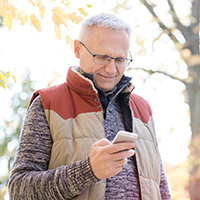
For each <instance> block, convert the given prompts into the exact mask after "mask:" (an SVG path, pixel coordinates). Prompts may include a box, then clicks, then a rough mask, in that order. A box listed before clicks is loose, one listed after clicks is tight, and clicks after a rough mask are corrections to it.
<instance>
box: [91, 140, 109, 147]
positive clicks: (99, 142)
mask: <svg viewBox="0 0 200 200" xmlns="http://www.w3.org/2000/svg"><path fill="white" fill-rule="evenodd" d="M109 144H111V142H110V141H109V140H108V139H106V138H102V139H101V140H99V141H97V142H95V143H94V145H95V146H106V145H109Z"/></svg>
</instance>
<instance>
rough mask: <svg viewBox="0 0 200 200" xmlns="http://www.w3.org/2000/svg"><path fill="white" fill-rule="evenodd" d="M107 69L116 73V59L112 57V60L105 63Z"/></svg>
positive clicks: (111, 72) (110, 72)
mask: <svg viewBox="0 0 200 200" xmlns="http://www.w3.org/2000/svg"><path fill="white" fill-rule="evenodd" d="M105 71H106V72H107V73H109V74H114V73H115V72H116V71H117V69H116V65H115V59H113V58H110V62H109V63H108V64H106V65H105Z"/></svg>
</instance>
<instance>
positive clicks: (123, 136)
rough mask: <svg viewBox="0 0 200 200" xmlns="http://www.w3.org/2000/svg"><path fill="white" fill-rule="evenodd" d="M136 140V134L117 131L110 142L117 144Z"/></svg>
mask: <svg viewBox="0 0 200 200" xmlns="http://www.w3.org/2000/svg"><path fill="white" fill-rule="evenodd" d="M137 138H138V135H137V134H136V133H131V132H128V131H119V132H118V133H117V135H116V136H115V138H114V139H113V141H112V144H115V143H119V142H135V141H136V140H137Z"/></svg>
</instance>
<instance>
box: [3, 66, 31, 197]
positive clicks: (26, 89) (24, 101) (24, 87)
mask: <svg viewBox="0 0 200 200" xmlns="http://www.w3.org/2000/svg"><path fill="white" fill-rule="evenodd" d="M15 86H16V85H15ZM33 91H34V82H33V81H32V80H30V77H29V71H28V70H27V71H26V74H25V76H24V78H23V82H21V84H20V89H19V92H16V93H14V94H13V96H12V98H11V100H10V109H11V110H12V116H11V117H10V118H9V120H8V119H7V120H4V122H3V126H2V127H1V130H2V132H3V133H4V138H3V139H2V140H0V157H1V159H4V160H6V162H7V170H8V171H7V174H5V175H3V176H2V177H0V199H4V198H3V197H4V195H5V194H6V193H7V183H8V178H9V175H10V171H11V167H12V164H13V160H14V156H15V152H16V149H17V146H18V141H19V136H20V132H21V128H22V125H23V120H24V116H25V114H26V110H27V107H28V104H29V101H30V98H31V96H32V93H33Z"/></svg>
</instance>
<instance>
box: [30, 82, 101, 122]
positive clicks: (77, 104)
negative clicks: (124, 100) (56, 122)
mask: <svg viewBox="0 0 200 200" xmlns="http://www.w3.org/2000/svg"><path fill="white" fill-rule="evenodd" d="M38 94H39V95H40V98H41V100H42V104H43V107H44V109H49V110H52V111H55V112H56V113H57V114H58V115H60V116H61V117H62V118H63V119H68V118H74V117H76V116H77V115H78V114H81V113H87V112H97V111H100V110H102V107H101V106H100V105H101V103H100V100H99V98H97V94H96V93H94V92H92V93H91V94H88V95H84V97H83V96H82V95H80V94H78V93H76V92H75V91H73V90H71V89H69V87H68V86H67V84H66V83H63V84H60V85H57V86H52V87H49V88H45V89H41V90H38V91H36V92H35V93H34V94H33V97H32V99H31V102H30V105H31V103H32V101H33V100H34V98H35V97H36V96H37V95H38ZM30 105H29V106H30Z"/></svg>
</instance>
